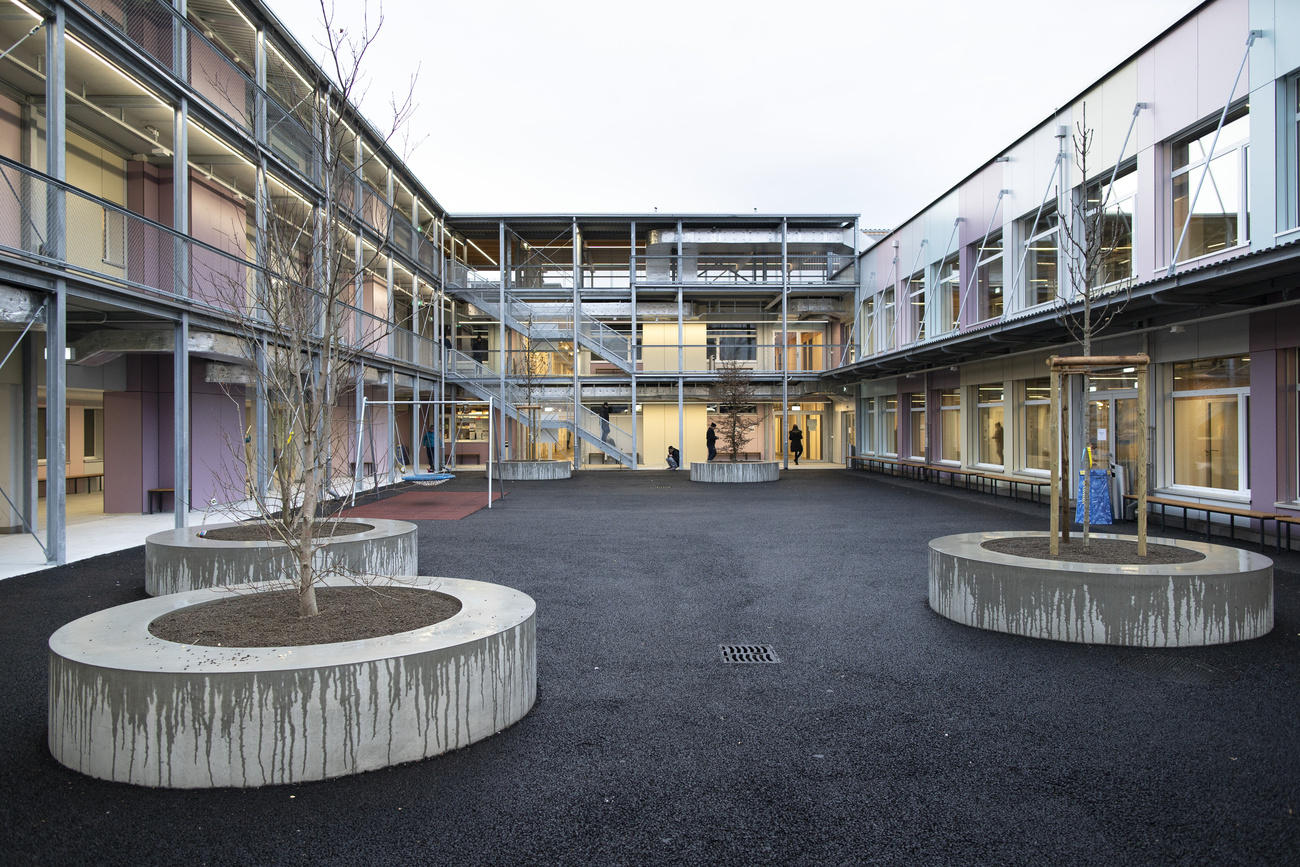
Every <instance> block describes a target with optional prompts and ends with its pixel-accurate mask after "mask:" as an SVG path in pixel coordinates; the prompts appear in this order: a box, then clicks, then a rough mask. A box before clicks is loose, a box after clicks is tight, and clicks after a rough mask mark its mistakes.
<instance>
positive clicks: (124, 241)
mask: <svg viewBox="0 0 1300 867" xmlns="http://www.w3.org/2000/svg"><path fill="white" fill-rule="evenodd" d="M58 206H61V208H60V207H58ZM59 210H62V212H63V218H62V219H61V220H57V221H56V220H54V219H53V218H52V215H53V214H55V213H58V211H59ZM244 247H245V241H244V239H243V238H242V237H240V238H232V239H231V240H230V249H221V248H219V247H216V246H214V245H212V244H206V243H203V242H201V241H198V240H195V239H194V238H191V237H189V236H188V235H182V234H181V233H179V232H177V231H176V230H174V229H171V228H168V227H166V226H163V225H162V224H160V223H156V222H154V221H152V220H149V219H146V218H145V217H141V216H140V215H138V214H135V213H132V212H131V211H128V210H126V209H125V208H122V207H120V206H118V205H114V204H112V203H111V202H106V201H104V200H102V199H98V198H95V197H93V196H90V195H87V194H85V193H83V192H81V191H79V190H77V189H75V188H73V187H71V186H69V185H67V184H65V183H61V182H59V181H56V180H54V179H53V178H50V177H48V176H46V175H43V174H41V173H40V172H36V171H34V170H32V169H29V168H27V167H26V166H22V165H19V164H18V163H15V162H13V161H12V160H9V159H6V158H4V157H0V251H3V252H6V253H8V254H11V255H14V256H18V257H21V258H26V259H30V260H33V261H37V262H41V263H42V264H47V265H52V266H55V267H62V268H65V269H67V270H68V271H71V272H75V273H80V274H84V275H86V276H88V277H91V278H94V279H96V280H99V281H103V282H107V283H111V284H114V285H117V286H121V287H123V288H126V289H128V290H131V291H134V292H139V293H143V294H153V295H159V296H165V297H170V298H178V297H185V296H186V291H185V290H186V288H187V287H188V298H189V300H190V301H191V302H194V303H197V304H200V305H204V306H207V307H210V308H213V309H216V310H221V311H223V312H225V313H226V314H229V315H235V316H240V317H247V318H253V319H256V318H258V316H257V311H256V310H255V309H254V307H255V304H256V298H257V288H258V285H259V284H258V283H257V282H255V281H259V280H260V281H274V282H276V283H280V284H284V283H286V282H287V281H285V280H284V279H283V278H282V277H280V276H278V275H276V274H275V273H273V272H272V271H270V270H269V269H267V268H263V267H259V266H258V265H257V264H256V263H254V262H253V261H250V260H249V259H248V258H246V257H245V254H246V253H247V252H248V251H246V250H245V249H244ZM60 249H62V250H63V253H62V255H61V256H57V255H55V254H56V252H57V251H59V250H60ZM306 291H308V292H310V293H311V294H312V295H313V296H314V297H316V298H317V299H319V298H320V297H321V296H320V293H319V292H316V291H315V290H312V289H310V288H307V290H306ZM344 307H345V309H346V310H347V311H348V312H349V314H350V318H348V319H347V320H346V321H347V322H351V323H354V324H352V325H350V326H349V327H348V328H347V330H346V331H345V340H346V341H347V342H348V344H349V345H351V346H355V347H362V348H364V349H365V351H367V352H371V353H373V354H375V355H378V356H381V357H388V358H392V359H395V360H398V361H405V362H408V363H413V364H415V363H418V364H420V365H422V366H423V367H426V368H428V369H430V370H436V369H437V367H438V353H437V349H436V344H435V343H434V341H433V339H432V338H429V337H424V336H421V335H418V334H415V333H413V332H411V331H409V330H407V329H404V328H397V327H395V326H393V325H392V324H391V323H389V322H388V321H387V320H385V319H384V318H383V317H380V316H376V315H375V314H372V313H369V312H367V311H365V310H362V309H360V308H358V307H355V306H352V305H344Z"/></svg>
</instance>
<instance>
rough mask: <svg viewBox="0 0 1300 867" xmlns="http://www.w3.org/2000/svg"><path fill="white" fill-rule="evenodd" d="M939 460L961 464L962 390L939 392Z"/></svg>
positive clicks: (952, 389)
mask: <svg viewBox="0 0 1300 867" xmlns="http://www.w3.org/2000/svg"><path fill="white" fill-rule="evenodd" d="M939 460H941V461H948V462H951V463H954V464H959V463H961V390H960V389H956V388H950V389H945V390H943V391H941V392H939Z"/></svg>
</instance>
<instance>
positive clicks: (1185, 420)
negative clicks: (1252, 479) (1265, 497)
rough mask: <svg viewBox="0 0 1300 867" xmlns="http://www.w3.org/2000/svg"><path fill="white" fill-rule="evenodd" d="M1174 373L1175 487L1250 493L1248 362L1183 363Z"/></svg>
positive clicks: (1239, 359) (1241, 358) (1234, 359)
mask: <svg viewBox="0 0 1300 867" xmlns="http://www.w3.org/2000/svg"><path fill="white" fill-rule="evenodd" d="M1173 375H1174V383H1173V384H1174V387H1173V394H1172V396H1173V404H1174V429H1173V444H1174V448H1173V451H1174V479H1173V481H1174V484H1176V485H1189V486H1191V487H1196V488H1215V489H1218V490H1226V491H1232V492H1234V493H1243V492H1246V491H1248V490H1249V488H1250V483H1249V478H1248V472H1247V460H1248V453H1249V427H1248V423H1247V408H1248V401H1249V400H1250V358H1249V357H1248V356H1233V357H1227V358H1209V359H1199V360H1196V361H1188V362H1181V363H1178V364H1175V365H1174V366H1173Z"/></svg>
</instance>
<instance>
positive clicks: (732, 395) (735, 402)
mask: <svg viewBox="0 0 1300 867" xmlns="http://www.w3.org/2000/svg"><path fill="white" fill-rule="evenodd" d="M717 371H718V380H717V382H715V383H714V384H713V388H712V391H713V399H714V400H715V401H716V402H717V404H718V411H719V412H720V413H721V414H722V424H721V426H720V431H719V436H720V437H721V438H722V441H723V442H724V443H726V444H727V447H728V449H729V450H730V451H731V462H732V463H736V462H737V461H739V460H740V453H741V452H742V451H744V448H745V444H746V443H748V442H749V435H750V434H751V433H753V431H754V428H756V427H758V416H757V415H756V414H755V413H754V411H753V404H754V393H755V390H754V376H753V374H752V373H751V372H750V370H749V368H747V367H745V366H744V365H742V364H741V363H740V362H739V361H719V362H718V364H717Z"/></svg>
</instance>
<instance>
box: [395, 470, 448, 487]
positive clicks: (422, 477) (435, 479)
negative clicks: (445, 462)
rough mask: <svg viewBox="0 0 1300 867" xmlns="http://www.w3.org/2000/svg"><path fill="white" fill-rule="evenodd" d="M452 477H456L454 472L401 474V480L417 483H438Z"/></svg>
mask: <svg viewBox="0 0 1300 867" xmlns="http://www.w3.org/2000/svg"><path fill="white" fill-rule="evenodd" d="M454 478H456V474H455V473H410V474H408V475H405V476H402V481H404V482H414V483H415V484H417V485H440V484H442V483H443V482H445V481H448V480H450V479H454Z"/></svg>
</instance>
